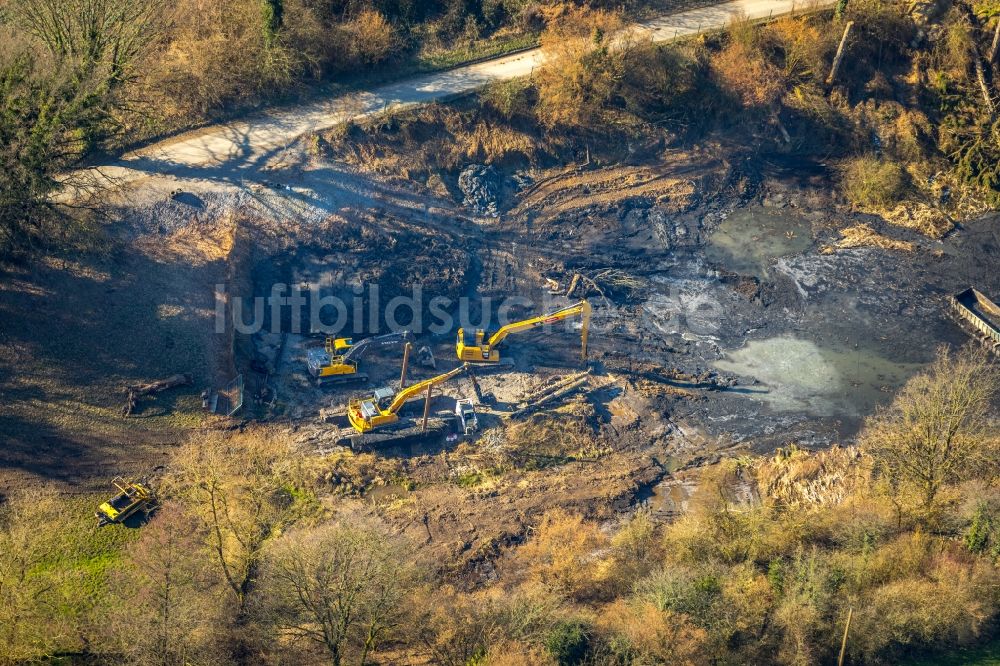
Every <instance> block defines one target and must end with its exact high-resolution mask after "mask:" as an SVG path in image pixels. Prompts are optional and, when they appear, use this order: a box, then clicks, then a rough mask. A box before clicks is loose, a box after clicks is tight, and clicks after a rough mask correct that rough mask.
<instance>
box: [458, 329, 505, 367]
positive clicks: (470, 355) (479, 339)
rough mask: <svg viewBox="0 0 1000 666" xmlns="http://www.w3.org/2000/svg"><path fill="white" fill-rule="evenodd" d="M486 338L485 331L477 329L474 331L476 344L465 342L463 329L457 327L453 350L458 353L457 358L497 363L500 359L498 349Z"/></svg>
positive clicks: (474, 361)
mask: <svg viewBox="0 0 1000 666" xmlns="http://www.w3.org/2000/svg"><path fill="white" fill-rule="evenodd" d="M485 340H486V331H484V330H483V329H481V328H480V329H478V330H477V331H476V344H475V345H474V346H473V345H466V344H465V330H464V329H461V328H460V329H458V338H457V340H456V341H455V351H456V352H457V353H458V360H460V361H470V362H472V363H497V362H499V361H500V351H499V350H497V349H495V348H494V347H493V345H491V344H490V343H489V342H485Z"/></svg>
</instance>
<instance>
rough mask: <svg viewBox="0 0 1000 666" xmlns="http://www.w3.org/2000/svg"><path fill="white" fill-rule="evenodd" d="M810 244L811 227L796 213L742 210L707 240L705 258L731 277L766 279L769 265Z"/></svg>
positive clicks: (800, 250)
mask: <svg viewBox="0 0 1000 666" xmlns="http://www.w3.org/2000/svg"><path fill="white" fill-rule="evenodd" d="M812 242H813V239H812V223H811V222H810V221H809V220H807V219H806V218H805V217H804V216H802V215H801V214H799V213H798V212H796V211H795V210H792V209H788V208H763V207H757V208H741V209H738V210H735V211H733V212H732V213H731V214H730V215H729V216H728V217H727V218H726V219H725V220H723V221H722V222H721V223H720V224H719V227H718V228H717V229H716V230H715V231H714V232H712V235H711V236H709V238H708V243H707V244H706V245H705V257H706V258H707V259H708V261H709V262H711V263H713V264H716V265H718V266H721V267H722V268H725V269H726V270H729V271H732V272H733V273H739V274H741V275H753V276H756V277H759V278H765V277H767V275H768V271H769V268H770V266H771V262H772V261H774V260H775V259H777V258H778V257H785V256H788V255H792V254H799V253H802V252H805V251H806V250H808V249H809V247H810V246H811V245H812Z"/></svg>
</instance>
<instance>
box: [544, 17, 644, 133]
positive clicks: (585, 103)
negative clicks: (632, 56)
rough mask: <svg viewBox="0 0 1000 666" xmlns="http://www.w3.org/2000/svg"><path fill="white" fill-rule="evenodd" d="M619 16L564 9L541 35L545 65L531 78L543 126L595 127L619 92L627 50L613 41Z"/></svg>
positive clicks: (620, 25) (618, 24)
mask: <svg viewBox="0 0 1000 666" xmlns="http://www.w3.org/2000/svg"><path fill="white" fill-rule="evenodd" d="M621 28H622V20H621V16H620V15H618V14H614V13H611V12H607V11H594V10H587V9H582V8H575V7H572V8H567V9H566V10H565V13H564V14H563V15H562V16H560V17H559V18H558V19H556V20H550V21H549V24H548V26H547V27H546V29H545V32H543V33H542V37H541V43H542V49H543V50H544V51H545V54H546V62H545V65H544V66H543V67H542V68H541V69H540V70H539V71H538V72H536V73H535V75H534V77H533V81H534V84H535V86H536V87H537V89H538V106H537V109H536V111H537V113H538V117H539V119H540V120H541V121H542V123H543V124H545V125H547V126H549V127H551V126H554V125H585V124H590V123H594V122H596V121H597V119H598V118H599V117H600V115H601V113H602V112H603V110H604V109H605V108H606V105H607V104H608V102H609V101H610V100H611V98H612V97H613V96H614V94H615V92H616V90H617V89H618V85H619V82H620V81H621V79H622V76H623V74H624V70H623V66H624V62H625V52H626V47H625V46H624V45H621V44H617V43H615V41H614V37H615V35H616V33H618V32H619V31H620V30H621Z"/></svg>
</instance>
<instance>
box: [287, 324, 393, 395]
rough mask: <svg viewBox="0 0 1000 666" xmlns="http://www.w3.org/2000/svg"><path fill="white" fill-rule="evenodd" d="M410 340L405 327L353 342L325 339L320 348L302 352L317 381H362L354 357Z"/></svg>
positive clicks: (357, 357)
mask: <svg viewBox="0 0 1000 666" xmlns="http://www.w3.org/2000/svg"><path fill="white" fill-rule="evenodd" d="M412 341H413V334H412V333H410V332H409V331H402V332H400V333H389V334H387V335H380V336H377V337H373V338H365V339H364V340H361V341H359V342H358V343H357V344H355V342H354V340H353V339H352V338H333V337H329V338H327V339H326V344H325V345H324V346H323V347H322V348H315V349H310V350H308V351H307V352H306V367H307V368H308V370H309V374H310V375H311V376H312V377H313V378H314V379H315V380H316V382H317V383H319V384H321V385H322V384H326V383H333V382H348V381H365V380H367V379H368V375H366V374H364V373H362V372H359V371H358V359H360V358H361V357H363V356H364V355H365V353H366V352H367V351H368V350H369V349H371V348H375V347H388V346H391V345H397V344H403V343H406V342H412Z"/></svg>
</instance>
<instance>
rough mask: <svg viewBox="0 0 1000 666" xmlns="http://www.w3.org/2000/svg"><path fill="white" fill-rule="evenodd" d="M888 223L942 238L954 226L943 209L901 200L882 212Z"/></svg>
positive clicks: (931, 236)
mask: <svg viewBox="0 0 1000 666" xmlns="http://www.w3.org/2000/svg"><path fill="white" fill-rule="evenodd" d="M882 217H883V218H884V219H885V221H886V222H888V223H889V224H892V225H895V226H897V227H903V228H905V229H911V230H913V231H917V232H919V233H922V234H923V235H925V236H928V237H930V238H942V237H943V236H944V235H945V234H947V233H948V232H949V231H951V230H952V229H954V228H955V224H954V223H953V222H952V221H951V218H950V217H948V215H947V214H946V213H944V212H943V211H941V210H939V209H937V208H933V207H931V206H928V205H927V204H925V203H914V202H903V203H900V204H899V205H897V206H895V207H894V208H892V209H891V210H888V211H886V212H885V213H883V214H882Z"/></svg>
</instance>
